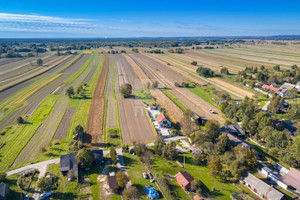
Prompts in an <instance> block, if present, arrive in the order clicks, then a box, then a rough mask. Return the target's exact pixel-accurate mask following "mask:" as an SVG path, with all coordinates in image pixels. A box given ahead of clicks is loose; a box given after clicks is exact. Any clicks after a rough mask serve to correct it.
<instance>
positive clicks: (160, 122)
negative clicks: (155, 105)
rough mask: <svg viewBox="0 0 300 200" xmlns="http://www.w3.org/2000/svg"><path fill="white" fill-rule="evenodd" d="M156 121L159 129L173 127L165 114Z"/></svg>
mask: <svg viewBox="0 0 300 200" xmlns="http://www.w3.org/2000/svg"><path fill="white" fill-rule="evenodd" d="M156 121H157V123H158V125H159V127H164V128H171V126H172V124H171V122H170V121H169V120H168V119H167V117H166V116H165V115H164V114H163V113H160V114H159V115H158V117H156Z"/></svg>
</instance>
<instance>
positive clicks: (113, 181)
mask: <svg viewBox="0 0 300 200" xmlns="http://www.w3.org/2000/svg"><path fill="white" fill-rule="evenodd" d="M107 184H108V187H109V190H110V191H111V192H114V193H116V192H117V191H118V189H119V185H118V181H117V178H116V176H115V175H113V176H107Z"/></svg>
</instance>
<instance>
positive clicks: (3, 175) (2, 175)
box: [0, 172, 6, 183]
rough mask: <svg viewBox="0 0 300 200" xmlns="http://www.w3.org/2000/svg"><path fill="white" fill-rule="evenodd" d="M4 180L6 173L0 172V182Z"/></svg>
mask: <svg viewBox="0 0 300 200" xmlns="http://www.w3.org/2000/svg"><path fill="white" fill-rule="evenodd" d="M5 180H6V173H5V172H3V173H0V183H2V182H4V181H5Z"/></svg>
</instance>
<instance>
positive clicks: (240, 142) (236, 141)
mask: <svg viewBox="0 0 300 200" xmlns="http://www.w3.org/2000/svg"><path fill="white" fill-rule="evenodd" d="M227 136H228V138H229V141H230V144H231V145H232V146H234V147H236V146H238V145H242V147H243V148H248V149H252V146H251V145H250V144H248V143H247V142H245V141H244V140H242V139H241V138H239V137H238V136H236V135H233V134H231V133H227Z"/></svg>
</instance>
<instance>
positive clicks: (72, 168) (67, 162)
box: [59, 153, 78, 178]
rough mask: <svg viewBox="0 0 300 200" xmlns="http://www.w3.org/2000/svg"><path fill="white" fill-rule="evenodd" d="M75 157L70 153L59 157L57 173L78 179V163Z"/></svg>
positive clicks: (74, 154)
mask: <svg viewBox="0 0 300 200" xmlns="http://www.w3.org/2000/svg"><path fill="white" fill-rule="evenodd" d="M76 155H77V154H76V153H71V154H66V155H61V156H60V166H59V171H60V172H61V173H62V174H63V175H64V176H66V175H71V174H73V175H74V177H76V178H77V177H78V163H77V159H76Z"/></svg>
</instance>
